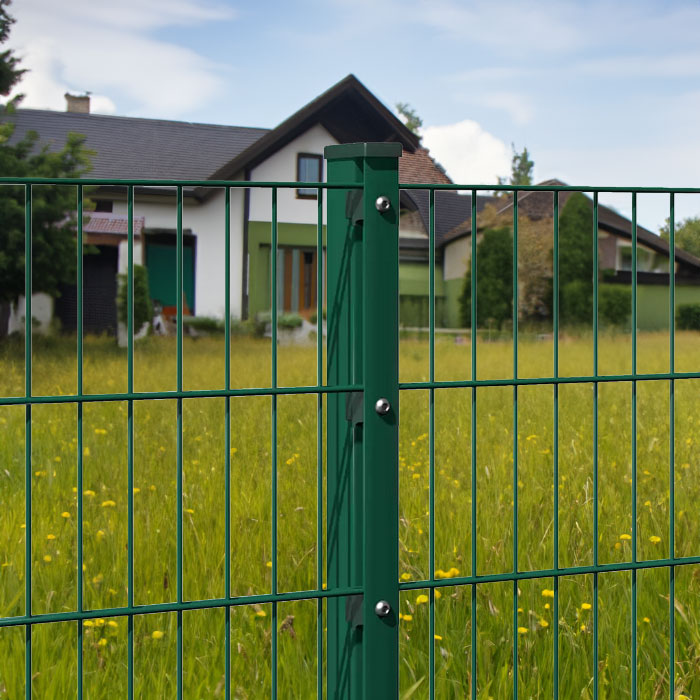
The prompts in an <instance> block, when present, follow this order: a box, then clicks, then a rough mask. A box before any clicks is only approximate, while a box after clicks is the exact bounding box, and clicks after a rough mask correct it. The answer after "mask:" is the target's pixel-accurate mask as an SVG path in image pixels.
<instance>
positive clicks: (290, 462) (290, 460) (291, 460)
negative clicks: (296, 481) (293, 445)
mask: <svg viewBox="0 0 700 700" xmlns="http://www.w3.org/2000/svg"><path fill="white" fill-rule="evenodd" d="M293 463H294V457H290V458H289V459H288V460H287V461H286V462H285V464H288V465H289V464H293Z"/></svg>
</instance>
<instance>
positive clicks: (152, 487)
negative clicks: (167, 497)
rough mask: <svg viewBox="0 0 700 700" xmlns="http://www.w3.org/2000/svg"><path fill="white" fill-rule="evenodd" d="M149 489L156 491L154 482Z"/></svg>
mask: <svg viewBox="0 0 700 700" xmlns="http://www.w3.org/2000/svg"><path fill="white" fill-rule="evenodd" d="M148 490H149V491H155V490H156V487H155V486H154V485H153V484H151V485H150V486H149V487H148Z"/></svg>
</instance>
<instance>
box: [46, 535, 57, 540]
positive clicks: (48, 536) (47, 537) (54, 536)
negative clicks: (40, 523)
mask: <svg viewBox="0 0 700 700" xmlns="http://www.w3.org/2000/svg"><path fill="white" fill-rule="evenodd" d="M46 539H47V540H55V539H56V535H46Z"/></svg>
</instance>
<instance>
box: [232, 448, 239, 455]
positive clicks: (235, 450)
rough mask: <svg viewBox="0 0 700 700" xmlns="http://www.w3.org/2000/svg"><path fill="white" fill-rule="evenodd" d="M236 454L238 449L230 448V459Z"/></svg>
mask: <svg viewBox="0 0 700 700" xmlns="http://www.w3.org/2000/svg"><path fill="white" fill-rule="evenodd" d="M236 452H238V448H237V447H232V448H231V457H233V455H235V454H236Z"/></svg>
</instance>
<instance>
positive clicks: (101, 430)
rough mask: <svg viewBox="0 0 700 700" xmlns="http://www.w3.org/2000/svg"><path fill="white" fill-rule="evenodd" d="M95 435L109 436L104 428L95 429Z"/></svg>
mask: <svg viewBox="0 0 700 700" xmlns="http://www.w3.org/2000/svg"><path fill="white" fill-rule="evenodd" d="M95 435H107V431H106V430H105V429H104V428H95Z"/></svg>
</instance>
